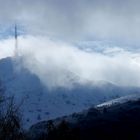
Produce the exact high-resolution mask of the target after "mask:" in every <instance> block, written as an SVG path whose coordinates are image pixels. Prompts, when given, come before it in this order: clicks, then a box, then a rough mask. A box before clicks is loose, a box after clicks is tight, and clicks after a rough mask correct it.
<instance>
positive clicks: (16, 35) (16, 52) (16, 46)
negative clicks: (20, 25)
mask: <svg viewBox="0 0 140 140" xmlns="http://www.w3.org/2000/svg"><path fill="white" fill-rule="evenodd" d="M15 56H18V34H17V25H16V24H15Z"/></svg>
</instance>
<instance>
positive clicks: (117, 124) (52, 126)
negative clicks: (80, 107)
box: [28, 95, 140, 140]
mask: <svg viewBox="0 0 140 140" xmlns="http://www.w3.org/2000/svg"><path fill="white" fill-rule="evenodd" d="M131 97H132V99H131V98H130V97H129V96H126V97H125V98H118V99H117V101H116V100H112V103H113V104H112V105H111V104H110V102H107V103H104V105H103V104H102V105H98V106H96V107H92V108H89V109H88V110H85V111H83V112H80V113H74V114H72V115H69V116H64V117H60V118H57V119H55V120H49V121H43V122H40V123H37V124H35V125H33V126H32V127H31V128H30V129H29V132H28V135H29V140H39V139H47V140H54V139H68V140H103V139H104V140H106V139H107V140H139V139H140V96H139V95H134V96H131Z"/></svg>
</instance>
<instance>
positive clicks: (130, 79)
mask: <svg viewBox="0 0 140 140" xmlns="http://www.w3.org/2000/svg"><path fill="white" fill-rule="evenodd" d="M18 41H19V48H18V49H19V50H18V51H19V55H20V56H21V57H22V58H23V62H24V63H23V65H24V67H26V68H27V69H29V70H30V71H31V72H32V73H34V74H35V75H37V76H38V77H39V79H40V80H41V81H42V83H43V84H44V85H45V86H47V87H49V88H54V87H68V88H71V87H72V86H73V84H74V83H79V84H87V83H91V84H95V83H100V81H107V82H111V83H114V84H117V85H120V86H140V74H139V73H140V53H139V52H131V51H127V50H124V49H122V48H119V47H116V46H115V47H113V44H112V46H111V47H105V48H103V50H102V51H101V52H100V51H97V50H96V47H97V46H98V47H99V45H100V43H99V44H98V42H96V43H94V42H93V43H92V45H91V44H90V45H91V46H94V48H95V49H93V47H92V49H90V48H89V49H87V46H85V49H84V48H83V49H81V47H77V46H76V45H72V44H68V43H65V42H62V41H58V40H53V39H50V38H48V37H42V36H38V37H34V36H26V37H20V38H19V40H18ZM4 42H5V43H3V42H0V44H3V45H4V44H6V45H5V46H4V47H5V48H3V49H5V51H4V50H3V53H4V52H7V51H8V52H9V53H4V54H2V56H3V57H4V55H5V57H7V56H12V55H13V52H14V48H13V51H11V49H12V45H11V44H10V43H11V39H7V40H5V41H4ZM13 46H14V42H13ZM106 46H107V44H106ZM100 47H102V46H100ZM0 57H1V56H0Z"/></svg>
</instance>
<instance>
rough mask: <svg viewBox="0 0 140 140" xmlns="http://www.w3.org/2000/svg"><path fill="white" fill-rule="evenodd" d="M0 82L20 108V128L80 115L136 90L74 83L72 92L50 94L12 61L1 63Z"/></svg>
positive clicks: (70, 90)
mask: <svg viewBox="0 0 140 140" xmlns="http://www.w3.org/2000/svg"><path fill="white" fill-rule="evenodd" d="M0 80H1V83H2V86H3V87H4V89H5V95H6V96H14V97H15V99H16V102H17V105H21V114H22V119H23V125H24V127H25V128H29V127H30V126H31V125H33V124H35V123H37V122H40V121H43V120H49V119H54V118H57V117H61V116H64V115H69V114H71V113H74V112H79V111H82V110H84V109H87V108H89V107H91V106H94V105H97V104H100V103H103V102H105V101H109V100H110V99H114V98H117V97H120V96H124V95H129V94H131V93H139V88H136V87H119V86H116V85H113V84H111V83H108V82H102V83H103V84H101V85H92V84H90V83H89V84H85V85H80V84H78V83H75V86H74V87H73V88H72V89H67V88H60V87H57V88H55V89H53V90H49V89H48V88H47V87H45V86H44V85H43V84H42V82H41V81H40V79H39V78H38V77H37V76H36V75H34V74H32V73H31V72H30V71H29V70H28V69H26V68H24V67H23V65H22V61H21V60H20V61H17V60H15V59H13V58H10V57H9V58H4V59H1V60H0Z"/></svg>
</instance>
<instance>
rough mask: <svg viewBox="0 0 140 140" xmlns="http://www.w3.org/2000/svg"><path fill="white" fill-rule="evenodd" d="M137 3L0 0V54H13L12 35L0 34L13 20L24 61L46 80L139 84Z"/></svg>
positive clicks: (139, 11) (8, 30) (8, 31)
mask: <svg viewBox="0 0 140 140" xmlns="http://www.w3.org/2000/svg"><path fill="white" fill-rule="evenodd" d="M139 7H140V1H139V0H0V38H2V37H3V39H1V40H0V58H5V57H7V56H13V55H14V37H13V36H11V37H10V38H8V39H4V37H5V36H8V35H9V34H11V35H12V33H13V32H12V30H13V29H14V28H13V27H14V24H15V22H16V23H17V25H18V28H19V29H18V32H19V30H20V32H21V30H22V31H24V33H25V34H24V36H20V37H19V38H18V47H19V48H18V49H19V54H20V55H21V56H22V57H23V58H24V66H25V67H26V68H28V69H29V70H30V71H31V72H32V73H34V74H36V75H37V76H38V77H39V78H40V80H41V81H42V82H43V83H44V85H47V86H49V87H57V86H65V87H67V86H71V84H72V82H73V81H74V82H79V83H82V84H83V83H87V82H89V81H90V82H91V83H95V82H98V81H108V82H112V83H115V84H117V85H120V86H140V49H139V45H140V39H139V38H140V8H139ZM89 40H90V41H89ZM136 46H137V50H136ZM132 50H133V51H132Z"/></svg>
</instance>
